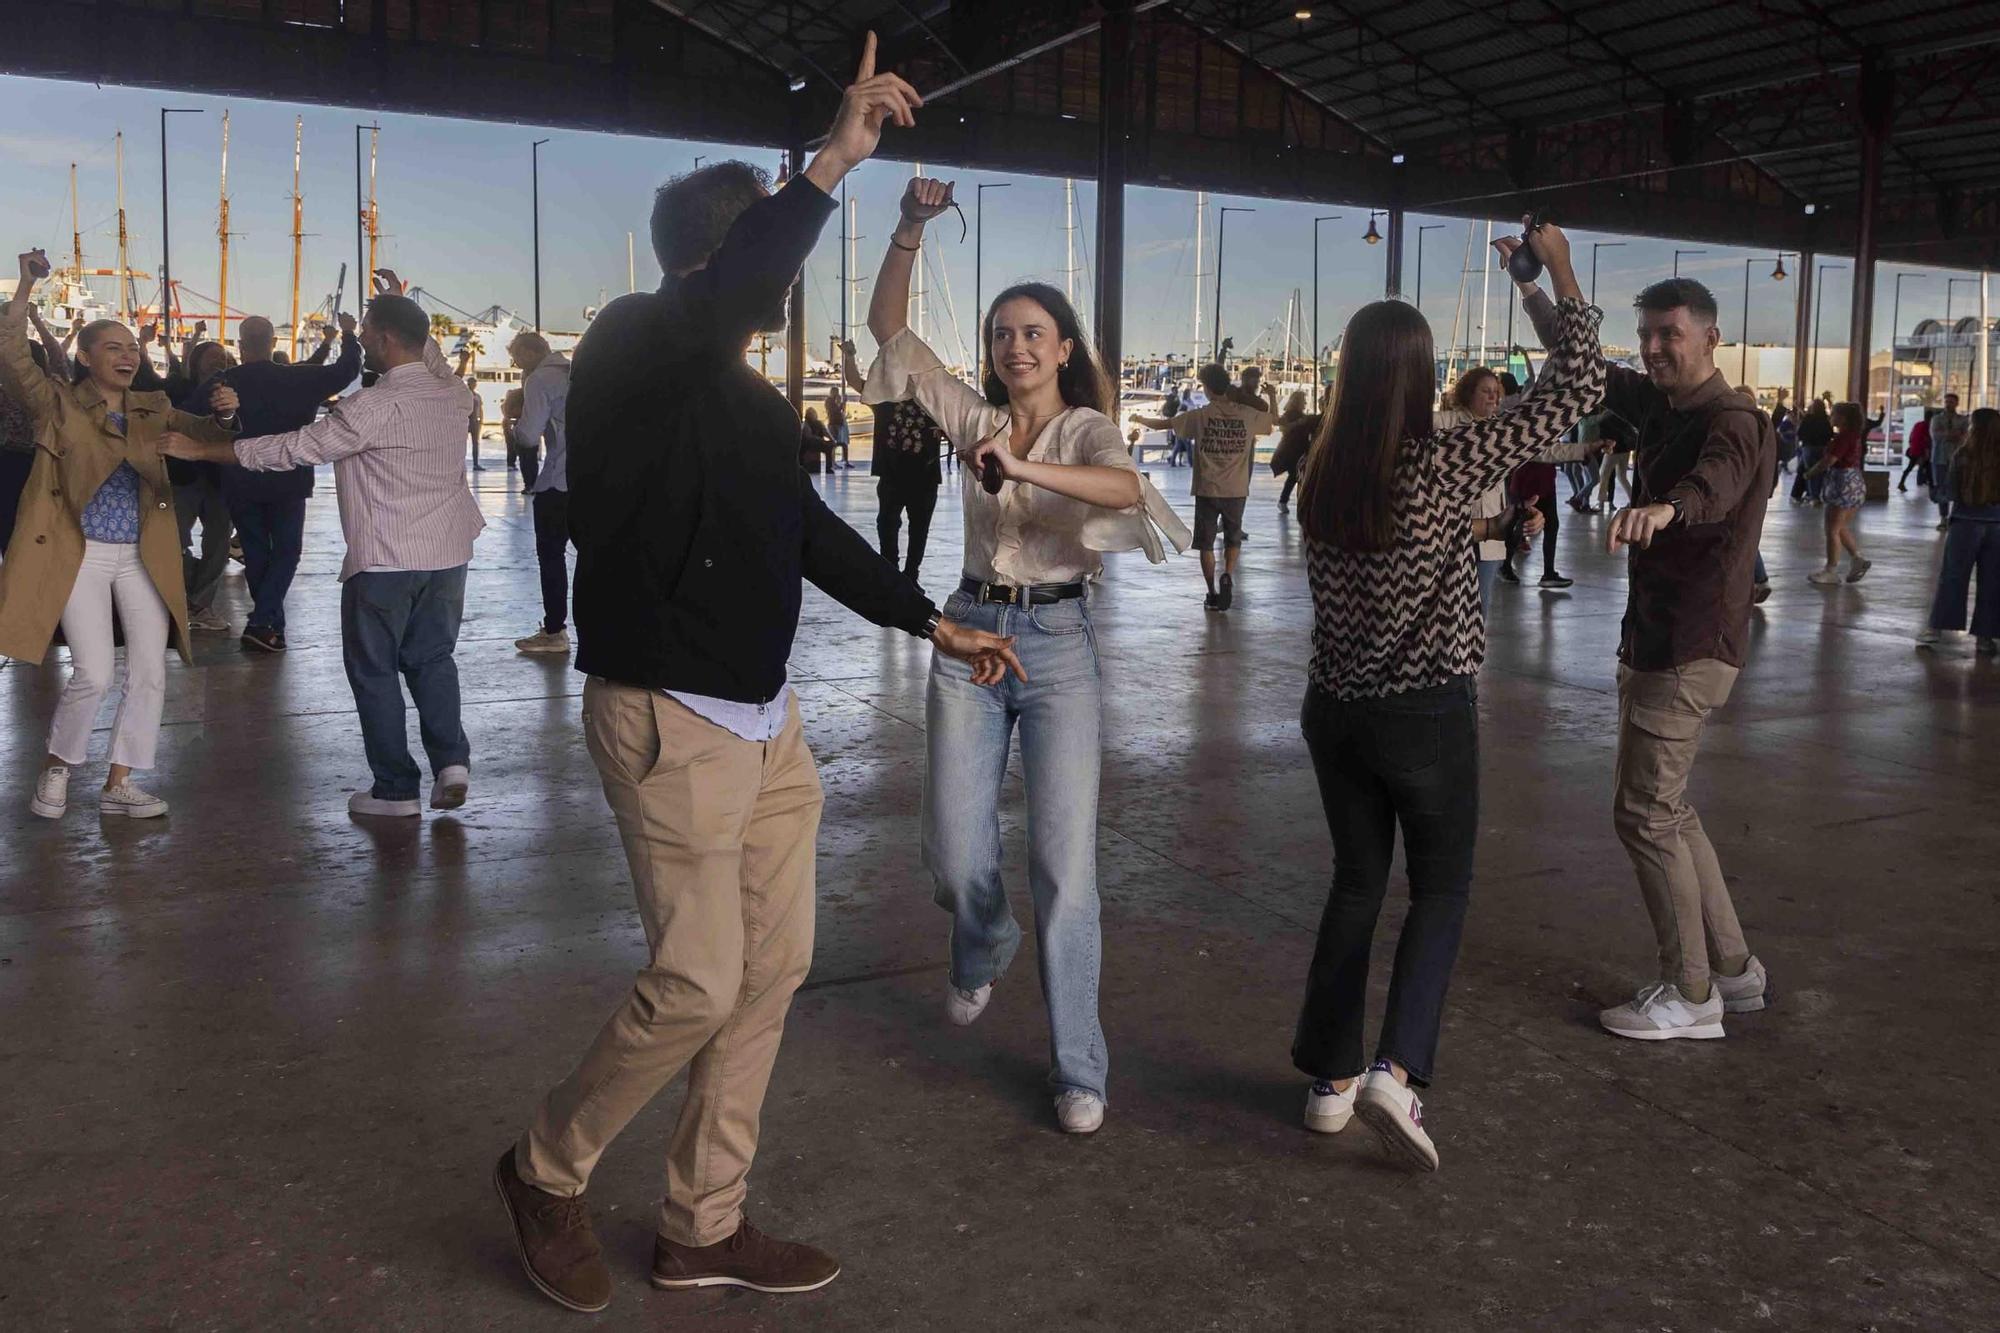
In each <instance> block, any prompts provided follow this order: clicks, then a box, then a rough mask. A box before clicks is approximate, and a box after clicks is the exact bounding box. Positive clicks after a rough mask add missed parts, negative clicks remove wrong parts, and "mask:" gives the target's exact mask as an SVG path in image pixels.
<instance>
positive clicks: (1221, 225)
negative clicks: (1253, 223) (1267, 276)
mask: <svg viewBox="0 0 2000 1333" xmlns="http://www.w3.org/2000/svg"><path fill="white" fill-rule="evenodd" d="M1256 211H1257V210H1256V209H1254V208H1246V207H1244V206H1242V205H1240V204H1237V205H1224V206H1223V207H1222V208H1220V209H1217V210H1216V217H1217V221H1216V224H1215V354H1214V356H1212V357H1211V358H1210V359H1211V360H1214V361H1220V360H1221V359H1222V238H1223V237H1225V236H1227V235H1228V234H1229V215H1230V214H1231V213H1255V212H1256Z"/></svg>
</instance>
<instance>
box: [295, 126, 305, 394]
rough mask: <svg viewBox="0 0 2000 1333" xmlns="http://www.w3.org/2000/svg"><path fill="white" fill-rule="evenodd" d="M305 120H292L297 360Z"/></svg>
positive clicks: (297, 349)
mask: <svg viewBox="0 0 2000 1333" xmlns="http://www.w3.org/2000/svg"><path fill="white" fill-rule="evenodd" d="M305 146H306V118H305V117H304V116H296V117H294V118H293V120H292V350H291V358H292V360H293V361H294V362H296V361H297V360H298V359H299V265H300V263H301V262H302V261H303V260H304V258H305V245H306V236H305V218H306V214H305V198H304V196H303V195H301V194H300V193H299V165H300V160H301V159H302V158H303V157H304V156H305Z"/></svg>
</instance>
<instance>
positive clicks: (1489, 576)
mask: <svg viewBox="0 0 2000 1333" xmlns="http://www.w3.org/2000/svg"><path fill="white" fill-rule="evenodd" d="M1506 563H1507V562H1506V561H1505V560H1481V561H1480V562H1479V614H1480V615H1481V616H1490V615H1492V614H1493V585H1494V584H1496V583H1498V582H1499V581H1500V566H1502V565H1504V564H1506Z"/></svg>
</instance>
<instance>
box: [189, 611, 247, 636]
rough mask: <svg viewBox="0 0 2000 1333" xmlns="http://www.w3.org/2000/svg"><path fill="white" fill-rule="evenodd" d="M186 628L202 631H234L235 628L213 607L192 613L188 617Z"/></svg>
mask: <svg viewBox="0 0 2000 1333" xmlns="http://www.w3.org/2000/svg"><path fill="white" fill-rule="evenodd" d="M188 628H189V629H204V630H227V629H234V628H235V626H233V625H231V624H230V623H229V618H228V617H227V616H224V615H223V614H222V613H221V612H220V611H217V610H216V609H215V608H214V607H208V606H205V607H203V608H202V609H201V610H199V611H195V612H192V613H191V614H190V615H189V616H188Z"/></svg>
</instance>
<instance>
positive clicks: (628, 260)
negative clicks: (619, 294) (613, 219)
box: [625, 231, 639, 296]
mask: <svg viewBox="0 0 2000 1333" xmlns="http://www.w3.org/2000/svg"><path fill="white" fill-rule="evenodd" d="M638 290H639V270H638V269H637V268H636V267H634V266H633V263H632V233H631V232H629V231H628V232H626V233H625V293H626V295H628V296H629V295H631V294H632V293H633V292H636V291H638Z"/></svg>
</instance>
